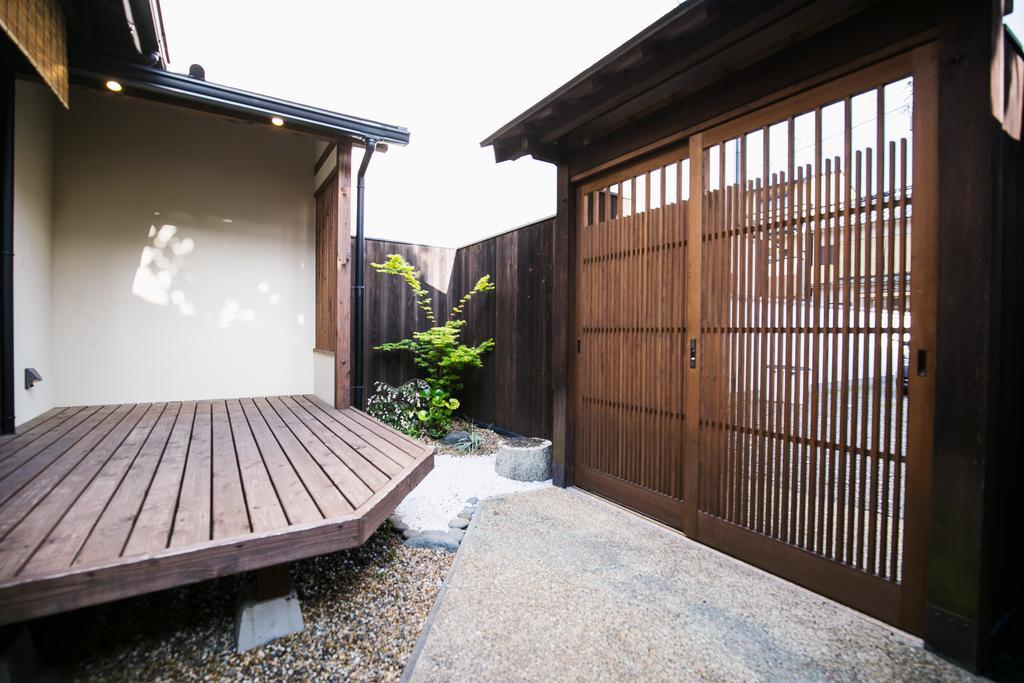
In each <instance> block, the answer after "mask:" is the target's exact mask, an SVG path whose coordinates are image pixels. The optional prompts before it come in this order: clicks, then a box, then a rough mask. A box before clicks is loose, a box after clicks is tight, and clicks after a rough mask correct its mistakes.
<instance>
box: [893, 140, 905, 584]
mask: <svg viewBox="0 0 1024 683" xmlns="http://www.w3.org/2000/svg"><path fill="white" fill-rule="evenodd" d="M899 212H900V219H899V231H900V240H899V253H900V258H899V266H898V267H897V269H896V272H897V273H898V274H899V280H898V286H899V296H898V301H899V304H898V309H897V311H898V313H899V325H898V326H897V328H896V330H897V340H898V343H897V345H896V358H897V360H898V365H897V368H898V370H897V372H898V373H899V375H898V379H897V383H898V384H899V386H900V389H899V390H898V392H897V398H896V443H895V446H894V448H893V452H894V457H895V459H896V468H895V469H896V471H895V473H894V475H893V487H892V488H893V517H894V520H895V523H894V524H893V531H892V542H891V545H892V556H891V557H890V560H889V575H890V577H891V578H892V580H894V581H897V580H899V576H898V571H899V562H898V558H899V556H900V553H901V552H902V550H903V546H902V544H901V542H900V539H901V536H902V534H901V533H900V528H901V526H902V528H904V529H905V528H906V524H905V519H906V516H905V513H904V510H903V505H904V503H903V501H904V496H903V468H904V464H905V463H906V450H905V445H906V442H905V440H904V438H903V429H904V425H905V423H906V415H905V413H904V407H903V406H904V403H906V399H905V397H904V395H903V335H904V334H906V331H907V327H906V321H907V284H908V283H907V279H908V277H909V266H910V260H909V259H908V258H907V256H908V254H907V247H908V241H907V230H908V229H909V223H908V221H907V140H906V138H902V139H901V140H900V202H899Z"/></svg>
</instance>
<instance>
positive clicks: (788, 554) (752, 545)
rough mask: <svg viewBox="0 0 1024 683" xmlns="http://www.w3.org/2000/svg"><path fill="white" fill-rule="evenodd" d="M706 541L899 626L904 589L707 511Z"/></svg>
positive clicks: (701, 522)
mask: <svg viewBox="0 0 1024 683" xmlns="http://www.w3.org/2000/svg"><path fill="white" fill-rule="evenodd" d="M697 535H698V536H699V539H700V542H701V543H704V544H706V545H709V546H711V547H712V548H716V549H718V550H721V551H722V552H724V553H726V554H728V555H732V556H733V557H735V558H737V559H740V560H743V561H744V562H748V563H750V564H753V565H755V566H757V567H760V568H762V569H764V570H766V571H768V572H770V573H772V574H775V575H776V576H781V577H782V578H784V579H786V580H788V581H792V582H793V583H796V584H799V585H801V586H803V587H804V588H808V589H810V590H812V591H814V592H815V593H820V594H821V595H824V596H825V597H827V598H831V599H833V600H837V601H839V602H842V603H844V604H846V605H850V606H851V607H853V608H854V609H857V610H859V611H861V612H864V613H865V614H869V615H871V616H873V617H875V618H876V619H881V620H882V621H885V622H888V623H890V624H897V623H899V617H900V598H899V586H898V585H897V584H894V583H890V582H888V581H885V580H883V579H879V578H877V577H875V576H871V575H870V574H866V573H864V572H861V571H858V570H856V569H852V568H850V567H847V566H844V565H841V564H838V563H836V562H833V561H831V560H827V559H825V558H823V557H820V556H818V555H815V554H813V553H810V552H807V551H806V550H802V549H801V548H797V547H795V546H791V545H787V544H785V543H782V542H780V541H778V540H777V539H774V538H770V537H768V536H763V535H761V534H759V533H757V532H754V531H750V530H749V529H745V528H743V527H740V526H736V525H735V524H731V523H729V522H725V521H723V520H721V519H718V518H717V517H714V516H712V515H709V514H707V513H705V512H698V513H697Z"/></svg>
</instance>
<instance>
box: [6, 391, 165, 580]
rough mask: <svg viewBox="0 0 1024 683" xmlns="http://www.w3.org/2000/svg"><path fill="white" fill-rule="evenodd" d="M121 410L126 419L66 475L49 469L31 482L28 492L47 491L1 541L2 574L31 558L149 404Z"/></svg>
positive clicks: (129, 406)
mask: <svg viewBox="0 0 1024 683" xmlns="http://www.w3.org/2000/svg"><path fill="white" fill-rule="evenodd" d="M122 409H127V412H126V413H125V414H124V415H123V419H120V420H118V422H117V424H116V425H114V426H112V427H111V428H110V430H109V431H107V432H106V433H105V434H104V435H103V438H101V439H100V440H99V441H98V442H97V443H96V445H95V446H94V447H93V448H91V449H89V452H88V453H86V454H84V456H83V457H81V458H78V459H77V460H76V461H74V465H73V466H71V467H68V469H67V472H66V474H65V476H60V477H57V476H51V475H52V473H51V472H50V471H49V470H47V471H46V472H45V473H44V476H40V477H38V478H37V479H36V481H33V482H32V486H30V487H28V488H27V489H26V493H28V494H38V493H41V492H44V491H45V493H43V497H42V498H41V499H40V500H39V503H38V504H37V505H35V506H33V507H32V509H31V511H27V514H24V515H18V516H19V517H20V520H19V522H18V523H17V525H16V526H14V527H13V528H12V529H11V530H10V532H9V533H7V534H6V535H5V537H4V539H3V541H2V542H0V576H9V575H14V574H17V573H18V572H19V571H20V569H21V567H22V565H23V564H24V563H25V561H27V560H28V559H29V557H31V555H32V553H33V552H35V550H36V548H38V546H39V544H40V543H42V541H43V539H45V538H46V537H47V536H49V535H50V532H51V531H52V530H53V529H54V527H55V526H56V525H57V524H58V523H59V522H60V520H61V519H62V518H63V516H64V515H65V514H66V513H67V511H68V510H69V508H70V507H71V506H72V505H74V503H75V502H76V501H77V500H78V497H79V496H80V495H81V494H82V492H83V491H84V490H85V489H86V487H88V486H89V484H90V483H91V482H92V481H93V478H94V477H95V476H96V475H97V474H98V473H99V471H100V470H101V469H102V468H103V467H104V466H105V465H106V463H107V461H108V460H109V459H110V458H112V457H113V455H114V453H116V452H117V450H118V448H119V447H120V446H121V444H122V442H124V441H125V439H126V438H127V437H128V435H129V434H130V433H131V432H132V430H134V429H135V426H136V425H137V424H138V422H139V420H141V419H142V416H143V415H144V414H145V413H146V410H147V409H148V406H146V405H125V406H121V407H120V408H119V409H118V410H117V411H114V413H113V414H112V415H117V414H118V412H119V411H120V410H122ZM71 462H72V460H71V459H70V458H69V459H68V460H67V462H66V463H64V464H65V466H67V465H70V464H71ZM5 509H9V508H5ZM89 521H90V522H92V521H93V520H89Z"/></svg>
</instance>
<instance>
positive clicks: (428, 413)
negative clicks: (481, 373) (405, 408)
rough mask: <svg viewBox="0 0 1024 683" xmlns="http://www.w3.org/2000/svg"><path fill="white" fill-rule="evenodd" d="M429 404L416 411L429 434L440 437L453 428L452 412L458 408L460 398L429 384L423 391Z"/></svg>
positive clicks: (422, 393) (436, 437)
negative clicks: (433, 387) (432, 387)
mask: <svg viewBox="0 0 1024 683" xmlns="http://www.w3.org/2000/svg"><path fill="white" fill-rule="evenodd" d="M421 395H422V396H423V398H424V400H425V402H426V404H427V406H426V408H421V409H420V410H418V411H417V412H416V417H418V418H419V420H420V422H422V423H423V429H424V431H426V433H427V434H429V435H430V436H432V437H434V438H435V439H440V438H441V437H442V436H444V435H445V434H447V433H448V432H449V430H451V428H452V413H454V412H455V411H456V410H458V407H459V399H457V398H453V397H452V396H451V395H449V394H448V392H446V391H444V390H442V389H431V388H430V387H429V386H428V387H427V388H426V389H424V390H423V391H422V392H421Z"/></svg>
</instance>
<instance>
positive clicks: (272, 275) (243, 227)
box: [53, 91, 315, 405]
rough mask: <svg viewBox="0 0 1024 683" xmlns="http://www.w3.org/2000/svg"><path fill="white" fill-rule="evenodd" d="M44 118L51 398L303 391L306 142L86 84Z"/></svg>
mask: <svg viewBox="0 0 1024 683" xmlns="http://www.w3.org/2000/svg"><path fill="white" fill-rule="evenodd" d="M56 118H57V125H56V131H57V136H56V141H57V147H56V150H57V157H56V159H57V161H56V183H55V194H54V214H55V215H54V237H53V261H54V269H55V274H54V357H55V363H56V372H55V375H56V382H55V385H56V397H55V398H56V402H57V403H58V404H61V405H68V404H84V403H112V402H128V401H162V400H180V399H197V398H218V397H234V396H259V395H265V394H285V393H309V392H311V391H312V390H313V354H312V348H313V337H314V320H313V315H314V292H313V288H314V258H315V252H314V233H313V223H314V207H313V193H312V192H311V191H310V176H311V175H312V171H313V169H312V163H311V159H314V158H315V156H314V142H313V141H312V140H311V139H308V138H304V137H299V136H296V135H293V134H290V133H289V132H288V131H287V130H277V129H272V128H270V127H263V126H254V125H246V124H241V123H234V122H230V121H225V120H221V119H216V118H211V117H205V116H202V115H199V114H195V113H191V112H187V111H184V110H179V109H172V108H166V107H162V106H159V105H155V104H149V103H143V102H138V101H133V100H129V99H127V98H124V97H120V96H117V95H112V94H106V93H102V94H100V93H92V92H85V91H75V93H74V94H73V99H72V109H71V111H70V112H60V113H58V115H57V117H56Z"/></svg>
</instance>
